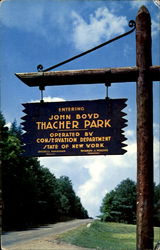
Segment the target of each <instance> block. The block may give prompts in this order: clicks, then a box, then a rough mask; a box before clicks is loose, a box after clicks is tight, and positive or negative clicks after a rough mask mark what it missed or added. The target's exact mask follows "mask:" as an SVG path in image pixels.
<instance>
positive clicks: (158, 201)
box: [153, 184, 160, 227]
mask: <svg viewBox="0 0 160 250" xmlns="http://www.w3.org/2000/svg"><path fill="white" fill-rule="evenodd" d="M153 215H154V217H153V219H154V226H157V227H159V226H160V184H158V185H157V186H156V185H154V210H153Z"/></svg>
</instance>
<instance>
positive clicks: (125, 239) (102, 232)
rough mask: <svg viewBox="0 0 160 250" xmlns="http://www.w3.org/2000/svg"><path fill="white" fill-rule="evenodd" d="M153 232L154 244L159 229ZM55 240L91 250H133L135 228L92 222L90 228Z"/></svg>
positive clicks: (70, 232) (134, 246) (69, 233)
mask: <svg viewBox="0 0 160 250" xmlns="http://www.w3.org/2000/svg"><path fill="white" fill-rule="evenodd" d="M154 231H155V233H154V235H155V237H154V244H156V242H157V241H158V240H159V228H155V229H154ZM57 240H59V241H62V242H67V243H69V244H73V245H77V246H80V247H85V248H92V249H108V250H135V249H136V226H135V225H126V224H122V223H111V222H108V223H106V222H100V221H94V222H92V223H91V225H90V227H86V226H80V227H79V228H78V229H74V230H70V231H68V232H66V233H63V234H61V235H59V236H58V237H57Z"/></svg>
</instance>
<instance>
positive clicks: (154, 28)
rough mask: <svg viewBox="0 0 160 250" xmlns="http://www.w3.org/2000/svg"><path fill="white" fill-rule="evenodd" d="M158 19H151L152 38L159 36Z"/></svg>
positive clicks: (159, 19)
mask: <svg viewBox="0 0 160 250" xmlns="http://www.w3.org/2000/svg"><path fill="white" fill-rule="evenodd" d="M159 21H160V18H159V17H158V16H157V17H156V18H155V19H152V26H151V27H152V36H156V35H158V34H160V24H159Z"/></svg>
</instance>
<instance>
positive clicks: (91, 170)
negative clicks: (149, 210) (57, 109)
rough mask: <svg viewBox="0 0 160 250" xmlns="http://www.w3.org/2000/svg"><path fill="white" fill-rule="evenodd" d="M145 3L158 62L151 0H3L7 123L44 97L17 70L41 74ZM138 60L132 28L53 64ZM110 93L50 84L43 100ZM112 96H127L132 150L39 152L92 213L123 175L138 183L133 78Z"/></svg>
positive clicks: (158, 94) (159, 97)
mask: <svg viewBox="0 0 160 250" xmlns="http://www.w3.org/2000/svg"><path fill="white" fill-rule="evenodd" d="M141 5H145V6H146V7H147V8H148V10H149V12H150V15H151V20H152V63H153V65H160V57H159V55H160V29H159V28H160V25H159V24H160V7H158V6H157V5H156V4H155V3H154V2H153V1H152V0H148V1H133V0H128V1H123V0H122V1H114V0H112V1H111V0H108V1H107V0H106V1H104V0H103V1H101V0H61V1H59V0H25V1H21V0H5V1H1V2H0V26H1V27H0V30H1V38H0V39H1V40H0V58H1V63H0V82H1V110H2V112H3V114H4V117H5V119H6V122H7V124H8V125H9V124H10V123H11V122H13V121H14V120H15V119H16V121H17V123H18V124H20V122H22V120H21V117H22V116H23V115H24V114H23V112H22V110H23V107H22V103H28V102H32V101H35V100H40V91H39V89H38V88H34V87H32V88H31V87H28V86H27V85H25V84H24V83H22V82H21V81H20V80H19V79H18V78H17V77H16V76H15V73H22V72H37V65H38V64H42V65H43V67H44V69H45V68H48V67H50V66H52V65H54V64H57V63H59V62H61V61H63V60H65V59H68V58H70V57H72V56H74V55H76V54H79V53H81V52H83V51H85V50H88V49H90V48H92V47H94V46H97V45H98V44H100V43H102V42H105V41H107V40H109V39H111V38H113V37H115V36H118V35H120V34H122V33H124V32H126V31H129V30H130V28H129V26H128V22H129V21H130V20H132V19H133V20H135V18H136V15H137V12H138V9H139V8H140V6H141ZM135 65H136V44H135V32H133V33H132V34H130V35H128V36H126V37H124V38H122V39H120V40H118V41H115V42H113V43H111V44H109V45H107V46H105V47H103V48H101V49H99V50H96V51H94V52H92V53H90V54H88V55H85V56H84V57H81V58H79V59H77V60H75V61H72V62H70V63H68V64H65V65H63V66H61V67H59V68H57V69H55V70H59V71H62V70H73V69H96V68H105V67H109V68H110V67H128V66H135ZM153 94H154V112H153V113H154V123H153V127H154V181H155V182H156V183H157V184H158V183H159V181H160V164H159V154H160V146H159V145H160V144H159V141H160V134H159V128H160V127H159V123H160V108H159V107H160V84H159V82H153ZM105 97H106V88H105V86H104V84H91V85H87V84H84V85H67V86H54V87H46V88H45V91H44V100H45V101H64V100H65V101H73V100H96V99H104V98H105ZM109 97H110V98H127V99H128V101H127V107H126V108H125V109H124V112H126V113H127V116H126V118H127V119H128V126H127V127H126V128H125V136H126V137H127V142H126V143H127V144H128V146H127V147H126V149H127V153H125V154H124V155H116V156H109V155H108V156H75V157H74V156H66V157H41V158H39V160H40V163H41V165H43V166H44V167H47V168H49V170H50V171H51V172H52V173H53V174H54V175H55V176H56V177H57V178H58V177H60V176H62V175H66V176H68V177H69V178H70V179H71V181H72V184H73V187H74V190H75V191H76V194H77V195H78V196H79V197H80V198H81V202H82V204H83V206H84V207H85V208H86V209H87V210H88V213H89V215H90V216H92V217H96V216H98V215H99V214H100V211H99V208H100V206H101V204H102V200H103V198H104V196H105V194H106V193H107V192H110V191H111V190H112V189H114V188H115V187H116V186H117V185H118V184H119V183H120V182H121V181H122V180H124V179H126V178H130V179H132V180H134V181H136V171H137V167H136V152H137V151H136V83H134V82H132V83H131V82H129V83H121V84H117V83H113V84H112V85H111V87H109Z"/></svg>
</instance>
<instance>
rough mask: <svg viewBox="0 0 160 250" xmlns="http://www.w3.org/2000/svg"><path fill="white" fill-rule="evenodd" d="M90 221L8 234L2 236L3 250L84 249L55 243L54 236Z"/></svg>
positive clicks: (63, 223) (60, 224) (70, 222)
mask: <svg viewBox="0 0 160 250" xmlns="http://www.w3.org/2000/svg"><path fill="white" fill-rule="evenodd" d="M91 221H92V220H90V219H88V220H72V221H67V222H60V223H56V224H51V225H47V226H43V227H39V228H35V229H31V230H26V231H17V232H9V233H5V234H3V235H2V249H3V250H32V249H34V250H39V249H43V250H51V249H54V250H55V249H57V250H60V249H64V250H65V249H66V250H67V249H70V250H74V249H75V250H76V249H77V250H78V249H79V250H80V249H85V248H80V247H76V246H73V245H69V244H62V243H59V242H57V241H56V236H57V235H58V234H61V233H63V232H65V231H68V230H71V229H73V228H76V227H78V226H80V225H83V224H88V223H90V222H91Z"/></svg>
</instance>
